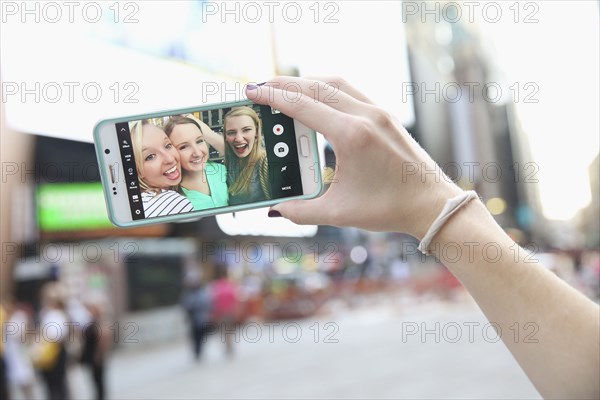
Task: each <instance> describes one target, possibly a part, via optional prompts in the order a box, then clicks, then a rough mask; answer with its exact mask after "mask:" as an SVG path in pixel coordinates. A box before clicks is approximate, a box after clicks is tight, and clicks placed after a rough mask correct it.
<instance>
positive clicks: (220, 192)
mask: <svg viewBox="0 0 600 400" xmlns="http://www.w3.org/2000/svg"><path fill="white" fill-rule="evenodd" d="M204 170H205V176H206V180H207V181H208V187H209V190H210V195H208V194H205V193H202V192H200V191H198V190H190V189H186V188H185V187H184V186H183V181H182V186H181V190H182V192H183V194H184V195H185V197H187V198H188V200H189V201H190V202H191V203H192V205H193V206H194V210H206V209H207V208H214V207H223V206H226V205H227V204H228V203H229V194H228V192H227V185H226V184H225V182H226V181H227V169H225V166H224V165H223V164H219V163H214V162H207V163H206V166H205V167H204ZM183 180H185V175H184V179H183Z"/></svg>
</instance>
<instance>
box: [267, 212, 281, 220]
mask: <svg viewBox="0 0 600 400" xmlns="http://www.w3.org/2000/svg"><path fill="white" fill-rule="evenodd" d="M267 215H268V216H269V218H277V217H281V213H280V212H279V211H277V210H269V214H267Z"/></svg>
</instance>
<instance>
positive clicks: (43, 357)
mask: <svg viewBox="0 0 600 400" xmlns="http://www.w3.org/2000/svg"><path fill="white" fill-rule="evenodd" d="M61 289H62V288H61V287H60V286H59V284H58V283H55V282H52V283H47V284H46V285H44V286H43V287H42V294H41V299H42V308H41V310H40V318H39V320H40V331H41V333H42V334H41V337H40V341H39V343H37V345H38V346H37V350H36V351H34V355H35V356H34V366H36V367H37V368H38V369H39V370H40V372H41V375H42V378H43V380H44V384H45V386H46V392H47V397H48V399H50V400H67V399H69V397H70V395H69V390H68V385H67V349H66V341H67V339H68V326H69V318H68V316H67V313H66V312H65V300H64V296H63V293H62V290H61ZM36 360H37V362H36Z"/></svg>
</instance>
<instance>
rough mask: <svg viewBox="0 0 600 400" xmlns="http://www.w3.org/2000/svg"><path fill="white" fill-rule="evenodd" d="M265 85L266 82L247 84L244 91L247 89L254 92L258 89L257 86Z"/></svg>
mask: <svg viewBox="0 0 600 400" xmlns="http://www.w3.org/2000/svg"><path fill="white" fill-rule="evenodd" d="M265 83H267V82H261V83H257V84H256V85H255V84H253V83H249V84H247V85H246V89H248V90H256V89H258V87H259V86H262V85H264V84H265Z"/></svg>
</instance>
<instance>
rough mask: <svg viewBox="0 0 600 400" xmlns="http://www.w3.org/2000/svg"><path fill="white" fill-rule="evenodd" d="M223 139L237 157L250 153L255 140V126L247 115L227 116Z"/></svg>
mask: <svg viewBox="0 0 600 400" xmlns="http://www.w3.org/2000/svg"><path fill="white" fill-rule="evenodd" d="M225 140H227V144H228V145H229V147H230V148H231V150H232V151H233V153H234V154H235V155H236V156H238V157H239V158H244V157H246V156H248V154H250V152H251V151H252V148H253V147H254V143H255V141H256V126H255V125H254V121H253V120H252V118H250V117H249V116H247V115H239V116H237V117H227V119H226V121H225Z"/></svg>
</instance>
